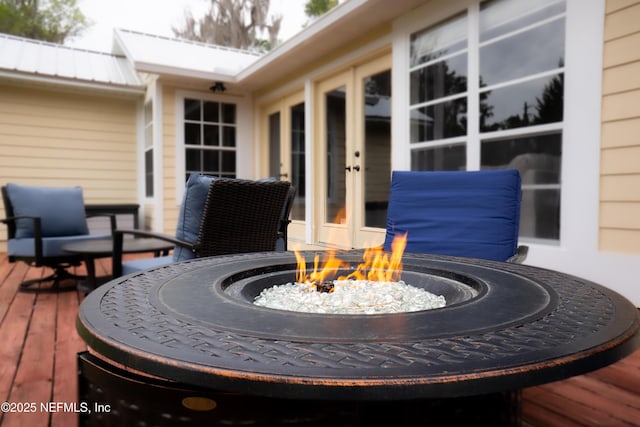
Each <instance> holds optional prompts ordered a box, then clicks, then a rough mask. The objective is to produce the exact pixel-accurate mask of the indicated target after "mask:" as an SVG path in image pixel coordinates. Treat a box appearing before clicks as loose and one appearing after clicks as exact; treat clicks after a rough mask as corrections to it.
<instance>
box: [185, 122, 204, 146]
mask: <svg viewBox="0 0 640 427" xmlns="http://www.w3.org/2000/svg"><path fill="white" fill-rule="evenodd" d="M184 143H185V144H186V145H200V125H199V124H193V123H185V124H184Z"/></svg>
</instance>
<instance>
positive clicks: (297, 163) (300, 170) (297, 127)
mask: <svg viewBox="0 0 640 427" xmlns="http://www.w3.org/2000/svg"><path fill="white" fill-rule="evenodd" d="M304 140H305V134H304V103H301V104H297V105H294V106H293V107H291V183H292V184H293V186H294V187H295V188H296V198H295V201H294V203H293V208H292V210H291V219H296V220H300V221H304V219H305V183H306V168H305V146H304Z"/></svg>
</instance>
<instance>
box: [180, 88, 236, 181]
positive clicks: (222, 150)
mask: <svg viewBox="0 0 640 427" xmlns="http://www.w3.org/2000/svg"><path fill="white" fill-rule="evenodd" d="M184 145H185V172H186V176H187V177H188V176H189V174H192V173H201V174H205V175H211V176H219V177H227V178H235V177H236V105H235V104H229V103H222V102H212V101H204V100H199V99H185V100H184Z"/></svg>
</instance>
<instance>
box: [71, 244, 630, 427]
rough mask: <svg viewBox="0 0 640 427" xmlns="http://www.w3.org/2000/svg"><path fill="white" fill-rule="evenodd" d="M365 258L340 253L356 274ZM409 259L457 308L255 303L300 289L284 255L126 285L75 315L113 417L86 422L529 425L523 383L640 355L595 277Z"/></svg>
mask: <svg viewBox="0 0 640 427" xmlns="http://www.w3.org/2000/svg"><path fill="white" fill-rule="evenodd" d="M313 255H314V253H303V257H305V258H306V259H308V260H309V261H311V260H312V259H313ZM361 255H362V252H360V251H353V252H346V253H341V254H340V256H341V258H342V259H343V260H345V261H346V262H348V263H350V264H352V265H357V264H358V262H359V260H360V259H361ZM403 264H404V270H403V274H402V278H403V280H404V281H405V282H407V283H408V284H411V285H413V286H415V287H419V288H423V289H425V290H428V291H429V292H432V293H434V294H437V295H444V296H445V298H446V300H447V305H446V307H443V308H439V309H434V310H423V311H416V312H408V313H396V314H375V315H366V314H357V315H351V314H349V315H342V314H319V313H315V314H314V313H301V312H292V311H284V310H276V309H270V308H264V307H259V306H256V305H254V304H253V301H254V299H255V297H256V296H257V295H258V294H260V292H261V291H262V290H264V289H266V288H269V287H272V286H274V285H280V284H284V283H287V282H293V281H294V280H295V270H296V259H295V256H294V255H293V254H292V253H282V252H280V253H278V252H271V253H260V254H247V255H236V256H226V257H214V258H204V259H197V260H192V261H187V262H182V263H175V264H171V265H167V266H163V267H159V268H156V269H153V270H148V271H146V272H143V273H137V274H134V275H130V276H126V277H122V278H119V279H116V280H113V281H111V282H109V283H108V284H106V285H104V286H102V287H100V288H99V289H97V290H96V291H94V292H93V293H91V294H90V295H89V296H88V297H87V298H86V299H85V300H84V302H83V303H82V306H81V308H80V313H79V316H78V322H77V327H78V331H79V333H80V335H81V336H82V338H83V339H84V340H85V341H86V342H87V344H88V346H89V348H90V351H89V352H88V353H83V354H81V355H79V367H80V377H79V378H80V401H81V402H83V401H84V402H88V404H89V406H88V407H89V408H93V407H94V406H95V405H97V406H96V407H99V408H108V409H109V410H108V411H86V412H84V413H82V414H81V420H82V423H83V424H85V425H127V424H131V425H133V424H134V423H135V422H138V421H140V420H141V419H145V420H147V421H148V423H149V425H162V424H164V425H187V424H190V423H191V424H194V425H205V424H206V425H319V426H320V425H332V426H361V425H366V424H372V423H373V424H372V425H383V424H384V423H385V422H386V423H389V424H388V425H393V426H402V425H406V426H409V425H411V426H417V425H429V426H434V425H436V426H437V425H447V426H450V425H471V424H472V423H473V422H475V423H476V424H478V425H519V424H520V411H519V409H520V401H519V390H521V389H522V388H525V387H530V386H534V385H538V384H542V383H546V382H550V381H555V380H560V379H564V378H567V377H570V376H573V375H579V374H582V373H585V372H588V371H591V370H595V369H598V368H601V367H604V366H606V365H608V364H610V363H613V362H615V361H617V360H619V359H621V358H623V357H625V356H627V355H629V354H630V353H632V352H633V351H634V350H635V349H636V348H637V347H638V346H640V333H639V330H640V321H639V317H638V312H637V309H636V308H635V307H634V306H633V305H632V304H631V303H630V302H629V301H627V300H626V299H625V298H623V297H622V296H620V295H618V294H617V293H615V292H613V291H611V290H609V289H607V288H605V287H602V286H600V285H597V284H594V283H592V282H589V281H586V280H583V279H580V278H577V277H574V276H570V275H567V274H562V273H558V272H554V271H550V270H544V269H540V268H534V267H530V266H525V265H516V264H508V263H499V262H493V261H486V260H478V259H469V258H457V257H445V256H429V255H416V254H405V255H404V257H403ZM347 270H348V269H347ZM89 412H90V413H89ZM380 423H383V424H380ZM391 423H393V424H391Z"/></svg>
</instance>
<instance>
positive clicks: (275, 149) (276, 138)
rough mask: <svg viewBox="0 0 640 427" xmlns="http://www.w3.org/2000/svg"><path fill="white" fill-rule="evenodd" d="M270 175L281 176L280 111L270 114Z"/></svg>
mask: <svg viewBox="0 0 640 427" xmlns="http://www.w3.org/2000/svg"><path fill="white" fill-rule="evenodd" d="M268 126H269V176H271V177H273V178H276V179H278V177H280V113H279V112H278V113H273V114H271V115H269V125H268Z"/></svg>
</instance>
